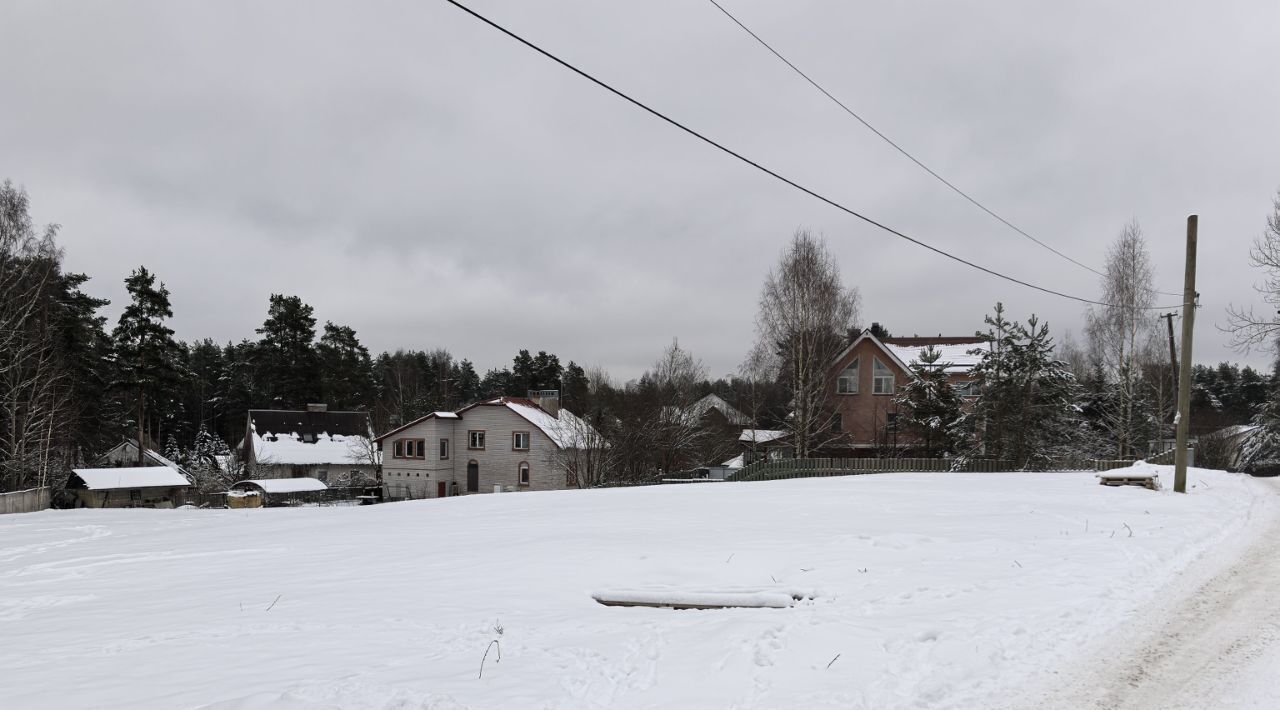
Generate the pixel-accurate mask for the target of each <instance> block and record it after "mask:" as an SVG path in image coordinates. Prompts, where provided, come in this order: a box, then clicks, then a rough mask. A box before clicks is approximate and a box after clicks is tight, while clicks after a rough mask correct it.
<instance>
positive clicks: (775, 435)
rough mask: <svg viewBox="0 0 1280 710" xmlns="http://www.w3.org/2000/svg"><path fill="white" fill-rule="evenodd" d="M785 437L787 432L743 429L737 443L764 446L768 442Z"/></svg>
mask: <svg viewBox="0 0 1280 710" xmlns="http://www.w3.org/2000/svg"><path fill="white" fill-rule="evenodd" d="M786 435H787V432H785V431H783V430H780V429H743V430H742V435H741V436H739V437H738V441H745V442H747V443H756V444H765V443H768V442H770V441H776V440H778V439H781V438H783V437H784V436H786Z"/></svg>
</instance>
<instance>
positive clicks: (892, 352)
mask: <svg viewBox="0 0 1280 710" xmlns="http://www.w3.org/2000/svg"><path fill="white" fill-rule="evenodd" d="M930 346H932V347H933V348H934V349H936V350H937V351H939V352H940V353H941V357H940V358H939V359H938V362H939V363H940V364H945V365H946V372H947V379H948V381H949V382H951V384H952V385H953V386H954V387H955V388H956V389H957V390H959V392H960V394H961V395H962V396H963V397H965V398H966V399H968V398H971V397H974V396H976V395H977V389H976V386H975V385H976V383H975V382H974V380H973V377H972V376H971V375H970V372H971V371H972V370H973V367H974V366H975V365H977V364H978V361H979V360H980V359H981V358H980V356H979V355H974V354H971V353H970V351H971V350H973V349H975V348H985V347H986V343H985V342H984V341H982V340H981V339H979V338H976V337H973V336H968V337H942V336H938V337H935V338H921V337H910V338H885V339H883V340H881V339H880V338H877V337H876V336H874V335H872V334H871V333H870V332H869V331H868V332H864V333H862V334H861V335H859V336H858V337H857V338H856V339H854V341H853V342H852V343H850V344H849V346H848V347H846V348H845V349H844V350H843V351H841V353H840V354H839V355H838V356H837V357H836V358H835V360H834V361H833V363H832V367H831V371H830V374H829V375H828V378H829V381H830V386H831V394H832V402H833V404H834V406H835V409H836V412H837V413H838V415H839V416H838V417H837V421H836V426H837V427H838V428H839V430H840V432H841V433H842V437H841V438H842V442H841V443H840V444H839V445H837V448H839V449H840V450H841V451H840V453H842V454H845V455H851V456H876V455H878V454H882V453H885V452H886V451H893V450H895V449H896V450H901V449H910V448H911V446H912V445H914V444H915V443H916V442H915V441H914V440H912V438H911V435H910V434H909V433H908V432H906V431H903V430H900V429H899V427H898V425H897V420H898V417H899V415H900V414H901V412H900V411H899V407H898V405H896V404H895V403H894V401H893V400H894V395H896V394H897V393H898V391H899V390H900V389H901V387H902V386H903V385H904V384H905V383H906V382H907V381H908V378H910V377H912V376H913V375H912V374H911V369H910V366H911V364H912V363H913V362H916V361H917V360H918V359H919V356H920V352H921V351H922V350H924V349H925V348H928V347H930Z"/></svg>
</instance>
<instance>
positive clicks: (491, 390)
mask: <svg viewBox="0 0 1280 710" xmlns="http://www.w3.org/2000/svg"><path fill="white" fill-rule="evenodd" d="M29 208H30V200H29V197H28V196H27V194H26V193H25V191H23V190H22V189H20V188H18V187H15V186H14V185H13V184H12V183H10V182H7V181H6V182H5V183H3V185H0V489H3V490H15V489H21V488H24V487H28V486H34V485H42V484H47V483H54V484H57V483H58V482H59V480H60V477H62V476H65V472H66V471H67V470H68V469H69V468H70V467H71V466H72V465H73V464H83V463H85V462H86V461H89V460H91V459H92V458H94V457H95V456H97V455H98V454H100V453H101V452H103V451H104V450H105V449H107V448H109V447H111V446H113V445H115V444H116V443H118V442H119V441H120V440H121V439H123V438H131V439H138V440H143V441H146V442H148V443H149V445H151V446H155V447H157V448H159V447H160V446H163V448H164V449H165V450H166V451H169V452H171V453H172V452H180V453H181V454H182V458H184V459H186V460H193V459H194V460H203V459H207V458H208V457H209V456H211V455H215V454H218V453H220V452H225V451H226V450H227V448H228V446H234V445H236V444H237V443H238V442H239V440H240V438H241V437H242V436H243V433H244V427H245V415H246V412H247V411H248V410H249V409H254V408H278V409H297V408H302V407H303V406H305V405H306V404H308V403H312V402H323V403H326V404H327V405H329V407H330V408H332V409H345V410H365V411H368V412H370V415H371V417H372V420H373V423H374V427H375V430H377V431H386V430H388V429H390V428H392V427H394V426H397V425H399V424H402V423H406V422H409V421H412V420H413V419H415V418H417V417H420V416H422V415H424V414H427V413H429V412H432V411H440V410H456V409H458V408H460V407H462V406H464V405H466V404H468V403H470V402H474V401H478V400H482V399H486V398H491V397H495V396H500V395H507V396H524V395H525V394H526V393H527V392H529V391H531V390H543V389H555V390H559V391H560V392H561V398H562V404H563V406H565V407H566V408H567V409H569V410H570V411H573V412H575V413H576V414H578V415H580V416H581V417H582V418H583V420H584V421H586V422H588V423H590V424H591V425H592V427H594V428H595V429H596V430H597V431H599V432H600V434H601V435H603V438H604V440H606V441H608V442H609V445H608V446H607V447H604V449H605V450H604V451H603V452H602V453H600V454H599V460H593V462H592V465H591V466H590V471H591V472H590V473H586V474H584V475H582V476H580V477H579V480H578V483H579V485H596V484H599V483H601V482H603V479H605V478H608V479H610V480H616V481H628V480H634V481H641V480H651V479H652V478H654V477H655V476H656V475H661V474H662V473H668V472H674V471H680V470H685V469H688V468H692V467H694V466H699V465H706V464H709V463H717V462H719V461H721V460H724V459H727V458H730V457H732V456H733V455H734V454H735V453H737V452H738V451H740V450H741V445H740V444H739V443H738V441H737V433H738V430H727V429H726V430H720V431H716V430H713V429H708V428H707V427H706V426H704V424H705V422H704V421H702V419H701V417H700V416H699V415H698V414H699V413H697V412H694V411H693V410H692V408H693V407H694V404H695V403H696V402H698V400H700V399H701V398H702V397H704V396H706V395H708V394H717V395H719V396H721V397H722V398H724V399H725V400H726V401H728V402H729V403H731V404H732V405H733V406H735V407H737V408H738V409H739V410H740V411H741V412H742V413H743V414H745V415H746V417H747V419H748V420H749V421H750V423H751V425H752V426H754V427H756V428H762V429H781V430H785V431H786V432H787V433H788V434H789V436H790V441H791V444H792V445H793V447H794V452H795V455H796V456H799V457H805V456H813V455H818V454H820V453H822V452H824V451H829V450H832V448H833V447H838V446H839V444H840V442H841V439H842V436H843V434H842V432H841V428H840V426H839V425H838V412H837V410H836V407H835V406H834V402H833V397H832V394H833V391H832V386H831V382H832V380H831V372H830V367H831V363H832V361H833V359H834V358H835V356H836V355H837V354H838V353H839V352H840V351H841V350H842V349H843V348H844V347H845V346H846V345H847V344H848V343H849V342H850V340H851V338H853V337H856V335H857V334H858V333H860V332H861V328H860V308H861V298H860V295H859V293H858V290H857V288H856V287H848V286H846V285H845V284H844V283H843V280H842V276H841V269H840V265H839V264H838V263H837V262H836V260H835V259H834V257H833V256H832V255H831V253H830V251H829V250H828V249H827V247H826V245H825V242H824V241H823V240H822V238H821V237H819V236H816V235H814V234H811V233H809V232H807V231H803V230H801V231H797V232H796V233H795V234H794V235H793V237H792V239H791V241H790V242H789V243H788V245H787V246H786V247H785V248H784V249H783V251H782V253H781V255H780V257H779V260H778V263H777V265H776V266H775V267H774V268H773V269H772V270H771V271H770V272H769V274H768V275H767V276H766V278H765V280H764V284H763V286H762V288H761V294H760V299H759V303H758V311H757V318H756V339H755V342H754V344H753V345H752V347H751V348H750V350H749V351H748V352H747V354H746V355H745V357H744V358H743V361H742V363H741V364H740V366H739V367H738V368H737V370H736V372H734V373H733V374H731V375H728V376H725V377H719V378H714V379H713V378H711V377H710V376H709V373H708V370H707V368H706V367H705V365H704V364H703V363H702V362H701V361H700V360H699V359H698V358H697V357H696V356H695V355H694V354H692V353H690V352H688V351H687V350H686V349H685V348H683V347H682V346H681V345H680V344H679V342H678V341H673V342H672V343H671V344H670V346H668V347H667V348H665V349H663V350H662V351H661V352H660V353H655V360H654V361H653V364H652V365H651V367H649V368H648V369H647V370H646V371H645V372H644V373H643V374H642V375H641V376H640V377H638V378H636V379H634V380H632V381H629V382H625V383H618V382H615V381H614V380H612V379H611V378H610V376H609V374H608V373H607V372H605V371H603V370H602V369H599V368H584V367H582V366H580V365H579V364H577V363H576V362H574V361H573V360H569V361H567V362H565V363H563V364H562V361H561V358H560V357H559V356H558V355H557V354H554V353H547V352H545V351H539V352H537V353H533V352H532V351H531V350H520V351H519V352H517V353H516V355H515V356H514V357H513V358H512V361H511V365H510V366H507V367H500V368H493V369H489V370H487V371H486V372H484V373H483V374H480V373H478V372H477V371H476V369H475V367H474V365H473V363H472V362H471V361H470V360H468V359H466V358H461V359H459V358H457V357H455V356H454V355H453V354H451V353H450V352H449V351H448V350H447V349H444V348H436V349H426V350H412V349H397V350H395V351H392V352H383V353H380V354H378V355H377V356H376V357H375V356H372V355H371V354H370V352H369V350H368V349H367V348H366V347H365V346H364V345H363V344H362V343H361V342H360V339H359V337H358V335H357V333H356V331H355V330H354V329H353V328H352V327H350V326H348V325H343V324H338V323H334V322H332V321H325V322H324V323H323V325H321V324H320V321H319V320H318V318H317V316H316V313H315V310H314V308H313V307H312V306H310V305H309V304H307V303H305V302H304V301H303V300H302V299H301V298H300V297H298V296H296V295H287V294H272V295H271V296H270V298H269V299H268V302H267V304H266V312H265V317H264V320H263V322H262V325H261V327H259V328H257V329H255V333H254V335H255V337H252V338H244V339H241V340H240V341H239V342H228V343H218V342H215V341H214V340H212V339H209V338H205V339H201V340H196V341H193V342H184V341H181V340H178V339H176V338H175V337H174V332H173V330H172V329H171V328H170V327H169V326H168V323H169V321H170V320H171V319H172V318H173V315H174V314H173V311H172V307H171V304H170V300H169V291H168V289H167V288H166V286H165V284H164V282H163V280H162V279H160V278H159V277H158V276H157V275H156V274H154V273H152V272H151V271H150V270H148V269H147V268H146V267H145V266H139V267H138V268H137V269H136V270H134V271H133V272H132V273H131V274H130V275H129V277H128V278H127V279H126V281H125V286H126V290H127V292H128V298H129V301H128V303H127V304H125V307H124V308H123V309H122V312H121V314H120V316H119V318H118V319H117V322H116V323H114V324H108V323H107V319H106V318H105V317H103V316H101V315H99V310H100V309H102V308H103V307H104V306H106V305H108V302H107V301H105V300H103V299H100V298H96V297H94V296H91V295H89V294H88V293H87V292H86V291H85V284H86V283H87V282H88V281H89V277H88V276H87V275H85V274H76V273H67V272H65V270H64V269H63V253H62V251H61V249H60V248H59V247H58V245H57V232H58V228H57V226H56V225H49V226H44V227H39V226H37V225H35V224H34V223H33V222H32V220H31V217H30V209H29ZM1276 215H1277V216H1275V217H1273V218H1271V219H1270V220H1269V225H1270V231H1269V232H1268V233H1267V235H1266V236H1265V237H1264V239H1263V240H1260V241H1259V244H1258V245H1257V246H1256V247H1255V261H1256V262H1257V263H1258V264H1259V266H1261V267H1263V268H1272V267H1271V266H1269V264H1271V262H1270V261H1269V260H1268V259H1269V258H1270V255H1273V254H1275V253H1280V198H1277V202H1276ZM1276 263H1280V260H1276ZM1276 268H1280V267H1276ZM1103 273H1104V276H1103V277H1102V281H1101V284H1100V293H1099V298H1098V300H1099V301H1100V302H1103V303H1106V304H1108V305H1106V306H1096V307H1092V308H1090V309H1088V310H1087V311H1086V312H1085V314H1084V316H1085V322H1086V327H1085V329H1084V339H1083V341H1082V342H1077V341H1076V340H1075V339H1073V338H1072V337H1071V336H1070V334H1067V335H1066V336H1065V337H1063V338H1062V339H1061V340H1060V341H1056V340H1055V338H1054V337H1053V336H1052V335H1051V334H1050V331H1049V326H1048V324H1047V323H1043V322H1041V321H1040V320H1039V319H1038V318H1036V316H1035V315H1034V314H1030V315H1028V317H1026V318H1025V320H1023V321H1021V322H1019V321H1017V320H1014V319H1012V318H1011V317H1010V316H1009V315H1008V314H1006V312H1005V309H1004V306H1003V305H1002V304H996V306H995V308H994V310H993V312H992V313H991V314H989V315H987V316H986V317H985V324H986V328H985V329H984V330H981V331H978V332H977V333H976V336H977V337H978V338H980V339H981V340H983V341H984V343H985V346H984V347H983V348H981V349H980V352H981V353H982V360H981V363H980V364H979V365H978V367H977V370H976V374H977V375H979V377H978V378H977V379H978V380H979V381H980V382H981V383H982V385H981V388H980V391H979V392H978V396H977V398H976V399H974V400H971V403H970V404H969V405H965V403H964V402H963V401H962V399H961V398H960V397H959V396H958V395H957V393H956V392H954V391H953V389H952V388H951V387H950V385H948V383H947V380H946V376H945V374H944V369H945V366H946V364H947V363H943V362H940V361H939V360H938V356H937V354H936V353H930V352H927V351H926V352H924V353H922V355H921V357H920V358H919V359H918V361H917V362H916V363H914V364H913V365H912V369H913V373H912V375H913V376H912V377H911V378H910V381H909V382H907V383H906V384H905V386H903V387H902V388H901V389H900V391H899V392H897V394H896V395H895V397H894V398H893V405H894V406H895V407H896V408H897V409H898V411H899V412H900V413H901V418H900V420H899V423H898V424H897V425H896V427H897V428H896V429H895V431H898V430H900V431H902V432H904V433H905V434H906V435H907V436H909V437H910V438H911V439H912V440H913V441H918V442H920V443H919V444H917V445H916V447H915V451H914V452H913V453H915V454H921V453H922V454H924V455H929V456H951V457H958V458H964V457H975V456H983V457H993V458H1000V459H1004V460H1010V461H1013V462H1014V464H1015V465H1016V466H1018V467H1022V468H1034V467H1037V466H1040V465H1043V464H1044V463H1045V462H1047V461H1048V460H1050V459H1051V458H1052V457H1055V456H1062V455H1080V456H1098V457H1108V456H1115V457H1132V456H1136V455H1140V454H1141V453H1143V450H1144V447H1145V443H1146V441H1148V440H1150V439H1158V438H1164V437H1167V436H1171V432H1172V426H1173V413H1174V403H1175V401H1176V396H1175V395H1176V379H1175V373H1174V370H1173V367H1172V364H1171V363H1170V362H1169V361H1168V359H1167V357H1165V354H1166V353H1167V343H1166V342H1165V341H1164V340H1163V339H1162V337H1161V330H1160V328H1159V327H1158V323H1157V314H1156V313H1155V312H1154V311H1152V310H1151V306H1152V304H1153V303H1154V299H1155V289H1154V286H1153V284H1152V269H1151V266H1150V256H1149V253H1148V250H1147V247H1146V242H1145V238H1144V237H1143V234H1142V231H1141V228H1140V226H1139V225H1137V224H1136V223H1133V224H1130V225H1127V226H1126V227H1125V228H1124V229H1123V230H1121V232H1120V234H1119V235H1118V237H1117V239H1116V240H1115V242H1114V244H1113V245H1112V248H1111V249H1110V251H1109V253H1108V258H1107V262H1106V268H1105V270H1104V272H1103ZM1275 282H1276V283H1280V277H1276V279H1275ZM1239 312H1241V313H1245V312H1244V311H1239ZM878 327H879V326H877V328H878ZM1239 327H1240V328H1241V329H1242V331H1241V332H1242V333H1244V334H1245V335H1247V336H1248V337H1252V338H1255V339H1259V338H1265V337H1273V338H1274V337H1275V336H1276V335H1280V326H1275V327H1274V328H1273V329H1272V330H1269V331H1268V330H1266V327H1267V323H1266V321H1265V320H1264V319H1258V318H1254V319H1253V320H1250V321H1248V322H1245V323H1242V324H1240V325H1239ZM1259 333H1263V335H1259ZM877 334H878V335H880V336H882V337H883V336H886V335H888V333H887V331H885V330H883V328H881V329H880V330H879V331H878V332H877ZM1241 337H1244V335H1242V336H1241ZM1194 387H1195V389H1194V391H1193V417H1194V419H1193V422H1194V423H1195V424H1196V426H1197V430H1198V431H1200V432H1204V431H1207V430H1208V428H1209V427H1214V428H1216V427H1218V426H1225V425H1227V424H1233V423H1242V422H1246V421H1250V420H1251V419H1252V420H1253V421H1255V422H1257V423H1259V425H1260V426H1262V425H1265V426H1267V427H1270V428H1269V429H1268V431H1272V430H1274V434H1275V436H1274V439H1275V440H1276V441H1277V442H1280V415H1276V416H1271V415H1270V414H1269V412H1272V411H1280V405H1276V399H1277V394H1276V392H1277V389H1276V388H1277V377H1276V375H1275V374H1274V373H1272V374H1270V375H1266V376H1264V375H1262V374H1261V373H1258V372H1257V371H1255V370H1253V369H1252V368H1248V367H1245V368H1240V367H1238V366H1235V365H1231V364H1227V363H1223V364H1221V365H1219V366H1217V367H1216V368H1210V367H1205V366H1197V367H1196V368H1195V370H1194ZM159 442H165V443H164V444H160V443H159ZM1268 451H1270V453H1265V454H1257V456H1259V457H1264V458H1265V457H1266V456H1270V457H1272V458H1275V459H1277V460H1280V448H1277V449H1276V450H1275V451H1271V450H1270V449H1268ZM895 452H896V453H902V450H901V449H900V448H899V449H887V450H886V452H885V453H886V455H893V454H894V453H895Z"/></svg>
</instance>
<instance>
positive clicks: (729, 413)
mask: <svg viewBox="0 0 1280 710" xmlns="http://www.w3.org/2000/svg"><path fill="white" fill-rule="evenodd" d="M712 410H715V411H718V412H720V414H722V415H724V418H725V419H726V420H727V421H728V422H729V424H731V425H734V426H746V425H747V424H750V423H751V419H750V418H749V417H747V415H745V414H743V413H742V412H740V411H738V410H737V409H736V408H735V407H734V406H733V405H732V404H729V403H728V402H726V401H725V400H724V398H723V397H721V396H720V395H718V394H709V395H707V396H706V397H703V398H702V399H700V400H698V401H697V402H694V403H693V404H691V405H689V406H688V407H685V409H684V411H683V412H680V410H678V409H677V408H676V407H664V408H663V412H662V416H663V418H664V419H667V420H668V421H670V420H673V419H678V420H681V421H685V422H689V423H694V422H697V420H699V419H701V418H702V417H704V416H706V415H707V413H708V412H711V411H712Z"/></svg>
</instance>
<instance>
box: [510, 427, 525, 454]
mask: <svg viewBox="0 0 1280 710" xmlns="http://www.w3.org/2000/svg"><path fill="white" fill-rule="evenodd" d="M521 439H523V440H524V445H523V446H522V445H521ZM511 450H512V451H528V450H529V432H527V431H513V432H511Z"/></svg>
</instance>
